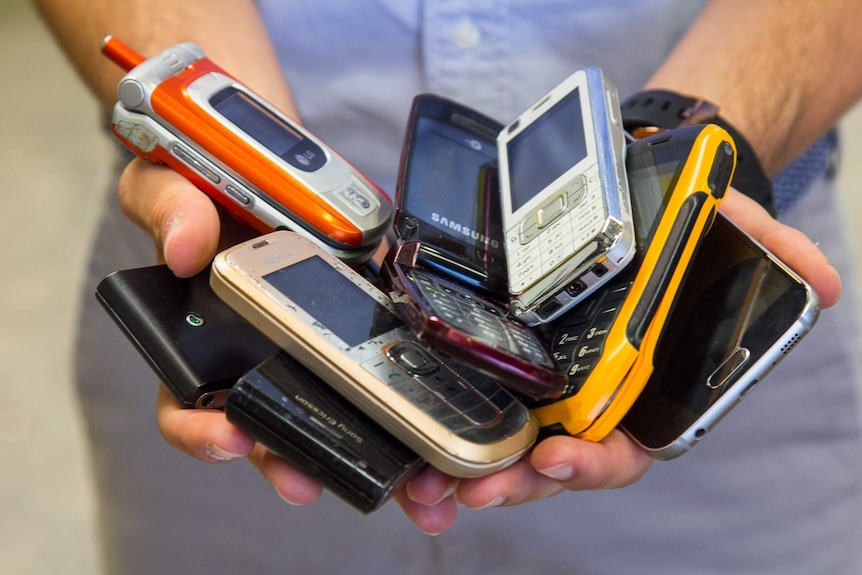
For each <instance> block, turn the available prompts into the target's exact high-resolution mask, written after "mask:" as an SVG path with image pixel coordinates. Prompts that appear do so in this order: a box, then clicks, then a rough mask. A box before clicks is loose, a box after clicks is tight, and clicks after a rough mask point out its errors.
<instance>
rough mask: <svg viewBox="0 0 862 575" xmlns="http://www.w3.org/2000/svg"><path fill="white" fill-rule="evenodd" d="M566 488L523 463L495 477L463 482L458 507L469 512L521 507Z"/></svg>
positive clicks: (522, 461) (459, 488)
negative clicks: (487, 508) (466, 508)
mask: <svg viewBox="0 0 862 575" xmlns="http://www.w3.org/2000/svg"><path fill="white" fill-rule="evenodd" d="M564 490H565V488H564V487H563V485H561V484H560V483H559V482H558V481H556V480H554V479H552V478H549V477H547V476H544V475H541V474H539V473H537V472H536V470H535V469H533V467H532V466H531V465H530V463H529V461H526V460H521V461H518V462H517V463H515V464H514V465H511V466H510V467H508V468H506V469H504V470H502V471H498V472H497V473H494V474H492V475H488V476H485V477H480V478H477V479H464V480H461V482H460V483H459V485H458V491H457V492H456V495H455V497H456V499H457V500H458V503H459V504H461V505H463V506H464V507H469V508H470V509H485V508H486V507H500V506H504V505H520V504H522V503H527V502H529V501H538V500H540V499H545V498H547V497H552V496H554V495H556V494H558V493H560V492H561V491H564Z"/></svg>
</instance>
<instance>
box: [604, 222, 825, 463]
mask: <svg viewBox="0 0 862 575" xmlns="http://www.w3.org/2000/svg"><path fill="white" fill-rule="evenodd" d="M819 311H820V303H819V300H818V298H817V295H816V293H815V292H814V291H813V290H812V289H811V287H810V286H809V285H808V284H807V283H806V282H805V281H803V280H802V279H801V278H800V277H799V276H798V275H797V274H795V273H794V272H793V271H791V270H790V269H789V268H788V267H787V266H786V265H784V264H783V263H782V262H781V261H780V260H779V259H778V258H776V257H775V256H774V255H773V254H771V253H770V252H769V251H767V250H766V249H765V248H764V247H763V246H762V245H760V244H759V243H758V242H757V241H755V240H754V239H752V238H751V237H750V236H749V235H748V234H746V233H745V232H744V231H743V230H741V229H740V228H739V227H738V226H737V225H735V224H734V223H733V222H732V221H731V220H730V219H728V218H726V217H724V216H723V215H721V214H719V215H718V217H716V219H715V223H714V224H713V226H712V229H710V231H709V233H708V234H707V235H706V237H705V239H704V241H703V243H702V245H701V246H700V248H699V251H698V254H697V258H695V261H694V262H693V264H692V267H691V269H690V270H689V273H688V275H687V277H686V278H685V281H684V283H683V285H682V286H681V288H680V292H679V296H678V298H677V301H676V303H675V304H674V307H673V310H672V312H671V315H670V317H669V319H668V323H667V326H666V329H665V330H664V332H663V333H662V336H661V339H660V340H659V342H658V346H657V348H656V352H655V358H654V363H655V368H654V370H653V373H652V375H651V377H650V378H649V380H648V381H647V383H646V386H645V387H644V389H643V391H642V392H641V394H640V396H639V397H638V399H637V401H635V402H634V405H632V406H631V408H630V409H629V411H628V413H627V414H626V416H625V417H624V418H623V420H622V425H621V427H622V429H623V430H624V431H625V432H626V433H628V434H629V435H630V436H631V437H632V438H633V439H634V440H635V441H636V442H637V443H639V444H640V445H641V446H642V447H643V448H644V449H645V450H646V452H647V453H649V454H650V455H652V456H653V457H654V458H656V459H673V458H675V457H678V456H679V455H681V454H683V453H685V452H686V451H688V450H689V449H690V448H692V447H693V446H694V445H696V444H697V443H698V442H699V441H700V440H701V439H703V437H704V436H705V435H706V434H707V433H708V432H709V431H710V430H711V429H712V428H713V427H715V425H716V424H717V423H718V422H719V421H720V420H721V419H722V418H723V417H724V416H725V415H726V414H727V413H728V412H729V411H730V410H731V409H732V408H733V407H734V406H735V405H737V404H738V403H739V401H740V400H742V398H744V397H746V396H747V394H748V392H749V391H751V389H752V388H753V387H754V386H755V385H756V384H757V383H758V382H760V381H761V380H762V379H763V378H764V377H765V376H766V375H767V374H768V373H769V371H770V370H771V369H772V368H773V367H775V365H776V364H777V363H778V362H780V361H781V360H782V359H783V358H784V357H785V356H786V355H787V354H788V353H789V352H790V351H791V350H792V349H793V348H794V346H796V344H797V343H799V341H800V340H801V339H802V338H803V337H804V336H805V335H806V334H807V333H808V332H809V331H810V330H811V329H812V327H813V326H814V324H815V322H816V321H817V318H818V315H819Z"/></svg>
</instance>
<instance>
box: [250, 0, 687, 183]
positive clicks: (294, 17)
mask: <svg viewBox="0 0 862 575" xmlns="http://www.w3.org/2000/svg"><path fill="white" fill-rule="evenodd" d="M259 4H260V8H261V11H262V13H263V15H264V18H265V22H266V23H267V26H268V27H269V29H270V32H271V35H272V37H273V41H274V42H275V46H276V50H277V52H278V56H279V58H280V60H281V61H282V62H283V68H284V70H285V73H286V75H287V78H288V82H289V84H290V86H291V89H292V90H293V93H294V96H295V98H296V101H297V105H298V107H299V111H300V115H301V116H302V120H303V122H304V123H305V124H306V125H308V126H309V128H310V129H311V131H312V132H314V133H315V134H317V135H318V136H320V137H321V138H323V140H324V141H326V142H327V143H329V144H330V145H331V146H332V147H333V148H335V149H336V150H338V151H339V152H340V153H342V155H344V156H345V157H347V159H349V160H350V161H352V162H353V163H354V164H356V165H357V166H358V167H359V168H360V169H361V170H363V171H364V172H365V173H366V174H368V175H369V176H370V177H371V178H372V179H374V180H375V181H377V182H378V183H379V184H380V185H381V186H383V187H384V189H386V190H387V191H389V192H390V193H392V192H393V191H394V187H393V185H394V181H395V176H396V171H397V167H398V158H399V153H400V148H401V144H402V140H403V137H404V129H405V125H406V121H407V116H408V113H409V109H410V103H411V101H412V99H413V96H414V95H416V94H418V93H421V92H434V93H437V94H440V95H443V96H447V97H449V98H453V99H455V100H457V101H460V102H462V103H464V104H467V105H469V106H472V107H474V108H476V109H477V110H479V111H481V112H483V113H485V114H487V115H489V116H492V117H495V118H496V119H498V120H500V121H501V122H503V123H506V122H508V121H510V120H512V119H514V118H515V117H516V116H518V114H520V113H521V112H523V111H524V110H525V109H526V108H527V107H528V106H529V105H530V104H532V103H533V102H535V101H536V100H537V99H538V98H540V97H541V96H542V95H543V94H544V93H545V92H547V91H548V90H549V89H550V88H552V87H553V86H555V85H556V84H558V83H559V82H560V81H561V80H563V79H564V78H565V77H567V76H568V75H569V74H571V73H572V72H574V71H575V70H577V69H579V68H582V67H584V66H588V65H590V66H599V67H601V68H603V69H604V71H605V73H606V75H607V76H608V77H609V78H610V80H611V81H612V82H613V83H615V84H616V85H617V87H618V89H619V91H620V94H621V95H622V96H623V97H624V96H625V95H627V94H630V93H633V92H635V91H637V90H638V89H640V87H641V86H642V85H643V83H644V82H645V81H646V80H647V78H648V77H649V76H650V75H651V74H652V72H653V71H654V70H655V68H656V67H657V66H658V65H659V64H660V63H661V62H662V60H664V58H665V57H666V55H667V53H668V51H669V50H670V49H671V48H672V47H673V45H674V44H675V43H676V41H677V40H678V39H679V37H680V36H681V35H682V34H683V33H684V31H685V29H686V28H687V27H688V25H689V24H690V22H691V21H692V20H693V19H694V17H695V16H696V14H697V12H698V10H699V9H700V5H701V2H693V1H690V0H643V1H632V0H605V1H602V2H595V1H583V0H581V1H572V0H544V1H537V0H534V1H518V2H514V1H506V0H463V1H462V0H422V1H420V0H361V1H351V2H332V1H329V2H313V3H307V2H303V1H300V0H294V1H275V0H273V1H262V2H260V3H259ZM667 14H673V17H671V18H667Z"/></svg>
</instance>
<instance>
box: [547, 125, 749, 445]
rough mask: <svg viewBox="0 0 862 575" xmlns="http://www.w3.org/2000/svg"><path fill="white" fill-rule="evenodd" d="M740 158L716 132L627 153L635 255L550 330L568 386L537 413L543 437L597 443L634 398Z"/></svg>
mask: <svg viewBox="0 0 862 575" xmlns="http://www.w3.org/2000/svg"><path fill="white" fill-rule="evenodd" d="M735 151H736V149H735V146H734V144H733V140H732V138H731V137H730V135H729V134H728V133H727V132H726V131H725V130H724V129H722V128H720V127H718V126H715V125H711V124H710V125H698V126H692V127H686V128H679V129H676V130H673V131H669V132H665V133H663V134H660V135H658V136H652V137H650V138H646V139H643V140H639V141H637V142H635V143H632V144H630V145H629V148H628V152H627V157H626V171H627V175H628V178H629V185H630V189H631V199H632V205H633V211H634V214H635V230H636V234H637V244H638V251H637V254H636V256H635V260H634V261H633V262H632V263H630V264H629V265H628V267H627V268H626V269H625V270H623V271H622V272H621V273H620V274H618V275H617V276H616V277H615V278H614V279H613V280H612V281H610V282H609V283H607V284H605V285H604V286H602V287H601V288H599V289H598V290H596V291H594V292H593V294H592V295H591V296H589V297H588V298H587V299H586V300H584V301H583V302H581V303H580V304H579V305H578V306H576V307H575V308H574V309H572V310H570V311H569V312H567V313H566V314H564V315H563V316H562V317H560V318H558V319H557V320H556V321H555V322H554V324H553V329H552V331H553V335H552V338H551V341H552V351H553V352H554V353H555V355H556V357H557V360H558V361H559V362H560V363H561V364H562V365H563V366H565V367H566V369H567V371H568V376H569V383H568V387H567V388H566V391H565V392H564V393H563V396H562V398H560V399H559V400H556V401H554V402H543V403H536V404H532V405H531V406H532V407H533V408H534V409H533V412H534V414H535V415H536V417H537V418H538V419H539V423H540V425H541V426H542V428H543V433H566V434H570V435H575V436H578V437H580V438H582V439H587V440H591V441H598V440H600V439H602V438H603V437H605V436H606V435H607V434H608V433H610V432H611V430H612V429H613V428H614V427H616V426H617V424H618V423H619V421H620V419H621V418H622V417H623V415H624V414H625V412H626V411H627V410H628V408H629V406H631V404H632V402H633V401H634V400H635V398H636V397H637V396H638V394H639V393H640V391H641V389H642V388H643V386H644V385H645V384H646V382H647V380H648V378H649V377H650V374H651V373H652V368H653V355H654V349H655V345H656V341H657V339H658V338H659V336H660V335H661V333H662V332H663V331H664V329H665V327H666V326H665V324H666V322H667V321H668V317H669V313H670V310H671V308H672V306H673V304H674V301H675V300H676V298H677V297H678V293H679V289H680V286H681V284H682V281H683V278H684V277H685V276H686V274H687V273H688V269H689V268H690V266H692V265H694V263H693V258H694V256H695V254H696V253H697V246H698V245H699V243H700V242H701V241H702V238H703V236H704V234H705V233H706V231H707V230H708V229H709V226H710V224H711V222H712V220H713V218H714V216H715V213H716V209H717V207H718V205H719V204H720V203H721V201H722V200H723V199H724V197H725V194H726V191H727V187H728V185H729V183H730V179H731V177H732V175H733V170H734V168H735V157H736V156H735ZM698 257H700V256H698Z"/></svg>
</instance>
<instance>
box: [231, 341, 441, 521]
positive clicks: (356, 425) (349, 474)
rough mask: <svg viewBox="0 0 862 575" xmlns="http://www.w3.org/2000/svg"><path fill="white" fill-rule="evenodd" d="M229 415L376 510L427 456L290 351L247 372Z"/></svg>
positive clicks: (359, 504) (348, 497) (357, 504)
mask: <svg viewBox="0 0 862 575" xmlns="http://www.w3.org/2000/svg"><path fill="white" fill-rule="evenodd" d="M225 413H226V414H227V418H228V421H230V422H231V423H233V424H234V425H236V426H237V427H239V428H240V429H243V430H244V431H246V432H247V433H249V434H250V435H251V436H252V437H254V438H255V440H256V441H258V442H259V443H260V444H261V445H263V446H264V447H266V448H267V449H268V450H270V451H271V452H273V453H274V454H276V455H278V456H279V457H281V458H282V459H284V460H286V461H287V462H288V463H290V464H292V465H294V466H295V467H297V468H298V469H300V470H302V471H303V472H305V473H306V474H308V475H309V476H311V477H313V478H315V479H316V480H317V481H319V482H320V483H321V484H323V486H324V487H326V488H327V489H328V490H329V491H331V492H332V493H334V494H335V495H337V496H338V497H340V498H341V499H343V500H344V501H346V502H347V503H349V504H350V505H352V506H353V507H354V508H356V509H358V510H359V511H361V512H362V513H370V512H372V511H374V510H375V509H377V508H379V507H380V506H381V505H382V504H383V503H385V502H386V501H387V500H388V499H389V498H390V497H391V496H392V494H393V493H395V492H396V491H397V490H398V489H400V488H401V487H402V486H403V485H404V483H406V481H407V480H409V479H410V477H412V476H413V475H414V474H415V473H416V472H417V471H419V469H421V468H422V467H423V466H424V465H425V462H424V461H423V460H422V459H421V458H420V457H419V456H418V455H416V454H415V453H413V452H412V451H411V450H409V449H408V448H407V447H405V446H404V445H403V444H401V443H400V442H399V441H398V440H396V439H395V438H394V437H393V436H392V435H390V434H389V432H387V431H386V430H384V429H383V428H382V427H380V426H379V425H378V424H377V423H375V422H374V421H372V420H371V419H370V418H369V417H368V416H366V415H365V414H364V413H363V412H361V411H360V410H359V409H358V408H357V407H355V406H354V405H353V404H352V403H350V402H349V401H348V400H347V399H345V398H343V397H342V396H341V395H339V394H338V393H337V392H336V391H335V390H333V389H332V388H331V387H330V386H329V385H327V384H326V383H324V382H323V381H322V380H321V379H320V378H318V377H317V376H316V375H315V374H314V373H312V372H311V371H309V370H308V369H307V368H305V367H304V366H303V365H302V364H300V363H299V362H298V361H296V360H294V359H293V358H291V357H290V356H289V355H288V354H287V353H285V352H280V353H279V354H278V355H276V356H274V357H272V358H270V359H267V360H266V361H264V362H263V363H261V365H259V366H258V367H257V368H255V369H254V370H252V371H250V372H249V373H247V374H246V375H245V376H243V377H242V378H241V379H240V380H239V382H238V383H237V384H236V386H235V387H234V388H233V389H232V390H231V391H230V394H229V395H228V398H227V403H226V405H225Z"/></svg>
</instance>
